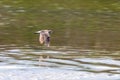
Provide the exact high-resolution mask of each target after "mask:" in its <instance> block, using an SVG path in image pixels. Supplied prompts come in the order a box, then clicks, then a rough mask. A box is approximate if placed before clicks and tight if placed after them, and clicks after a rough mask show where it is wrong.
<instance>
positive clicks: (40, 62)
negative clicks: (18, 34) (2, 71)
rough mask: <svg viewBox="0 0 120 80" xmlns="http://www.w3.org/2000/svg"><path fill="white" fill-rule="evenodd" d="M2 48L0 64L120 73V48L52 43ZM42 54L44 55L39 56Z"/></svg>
mask: <svg viewBox="0 0 120 80" xmlns="http://www.w3.org/2000/svg"><path fill="white" fill-rule="evenodd" d="M0 50H1V52H0V55H1V56H0V65H1V66H10V65H17V66H18V65H19V66H24V67H25V66H29V67H50V68H60V69H66V70H74V71H85V72H92V73H111V74H120V64H119V63H120V51H106V50H89V49H88V50H87V49H80V48H78V47H76V48H75V47H74V48H73V47H70V46H57V47H56V46H51V47H50V48H45V47H37V48H31V47H15V46H14V47H10V48H9V47H8V49H5V48H1V49H0ZM41 56H42V58H40V57H41ZM47 56H49V58H47Z"/></svg>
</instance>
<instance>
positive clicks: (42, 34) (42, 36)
mask: <svg viewBox="0 0 120 80" xmlns="http://www.w3.org/2000/svg"><path fill="white" fill-rule="evenodd" d="M35 33H37V34H39V42H40V44H44V45H45V46H47V47H49V46H50V34H51V33H52V30H40V31H37V32H35Z"/></svg>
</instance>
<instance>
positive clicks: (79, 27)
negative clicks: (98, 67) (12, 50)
mask: <svg viewBox="0 0 120 80" xmlns="http://www.w3.org/2000/svg"><path fill="white" fill-rule="evenodd" d="M119 25H120V1H119V0H106V1H104V0H92V1H90V0H69V1H68V0H34V1H33V0H29V1H26V0H2V1H0V46H3V45H7V46H10V45H15V46H36V45H37V46H39V45H40V44H39V42H38V35H35V34H34V32H35V31H38V30H41V29H51V30H53V34H52V38H51V39H52V41H51V44H52V45H53V46H77V47H83V48H95V49H96V48H99V49H101V48H102V49H109V50H112V49H113V50H116V49H117V50H119V49H120V26H119Z"/></svg>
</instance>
